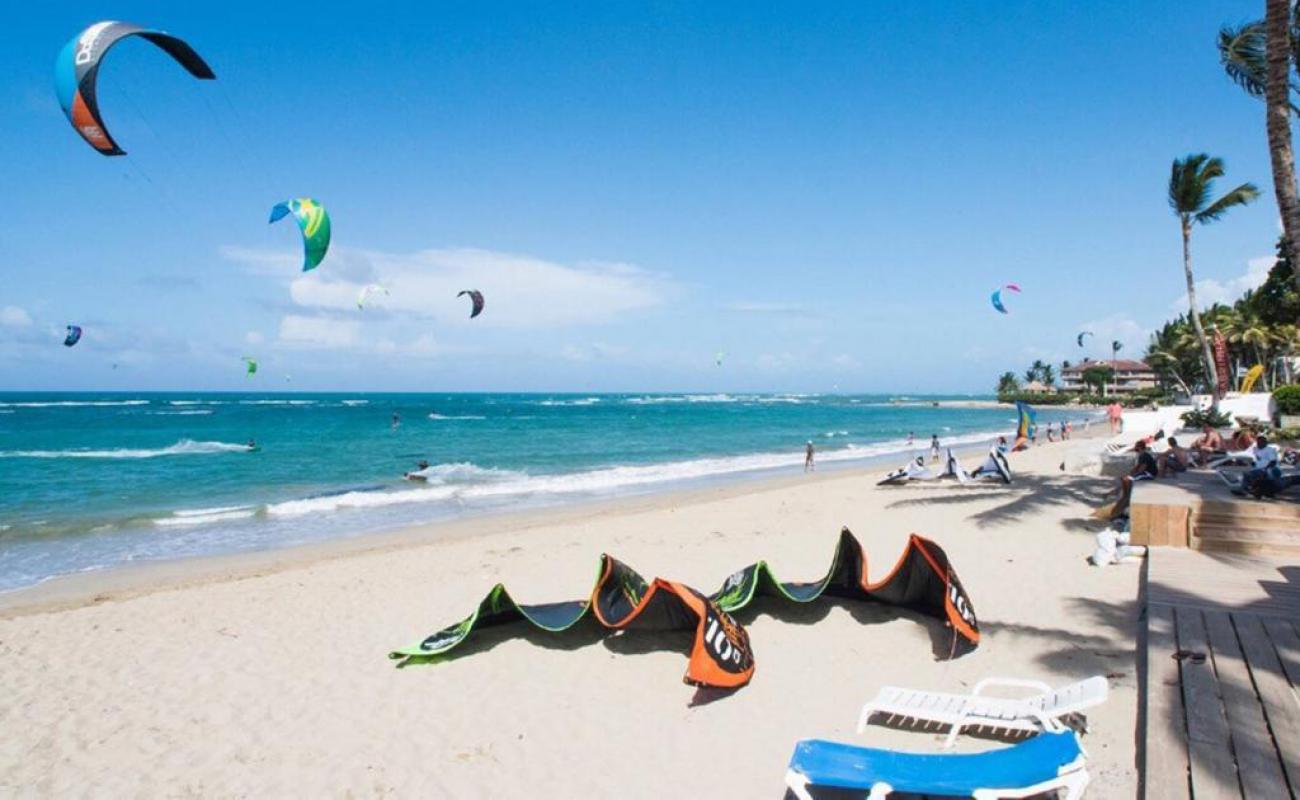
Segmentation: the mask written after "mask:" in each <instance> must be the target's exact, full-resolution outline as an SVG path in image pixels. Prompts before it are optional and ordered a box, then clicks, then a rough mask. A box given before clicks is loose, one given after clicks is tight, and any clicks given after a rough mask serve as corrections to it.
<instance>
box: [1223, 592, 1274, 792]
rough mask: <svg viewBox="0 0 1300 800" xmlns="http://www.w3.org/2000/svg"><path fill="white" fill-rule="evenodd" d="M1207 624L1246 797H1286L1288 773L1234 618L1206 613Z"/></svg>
mask: <svg viewBox="0 0 1300 800" xmlns="http://www.w3.org/2000/svg"><path fill="white" fill-rule="evenodd" d="M1205 628H1206V633H1207V634H1208V635H1209V641H1210V648H1211V649H1212V650H1213V651H1214V671H1215V674H1216V675H1217V677H1218V681H1219V693H1220V695H1221V696H1222V697H1223V707H1224V710H1225V712H1226V713H1227V715H1228V729H1229V733H1230V734H1231V736H1232V752H1233V754H1234V756H1235V757H1236V759H1237V773H1238V776H1239V777H1240V778H1241V788H1242V793H1243V794H1244V795H1245V797H1246V798H1247V800H1256V799H1257V798H1259V799H1260V800H1286V798H1288V797H1290V796H1291V794H1290V792H1288V791H1287V786H1286V777H1285V776H1284V775H1283V774H1282V764H1281V762H1280V761H1279V760H1278V753H1277V748H1276V747H1275V746H1274V744H1273V735H1272V734H1271V733H1269V730H1268V721H1267V720H1266V719H1264V711H1263V708H1261V706H1260V703H1259V698H1258V697H1257V696H1256V695H1255V685H1254V683H1253V682H1252V681H1251V679H1250V670H1248V669H1247V668H1246V661H1245V659H1243V658H1242V655H1241V648H1240V647H1239V646H1238V644H1237V633H1236V631H1235V630H1234V629H1233V627H1232V619H1231V618H1230V617H1229V616H1228V613H1227V612H1224V611H1208V612H1206V613H1205Z"/></svg>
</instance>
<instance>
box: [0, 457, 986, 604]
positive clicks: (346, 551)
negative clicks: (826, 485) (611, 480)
mask: <svg viewBox="0 0 1300 800" xmlns="http://www.w3.org/2000/svg"><path fill="white" fill-rule="evenodd" d="M987 449H988V444H987V443H984V444H978V443H971V444H966V445H960V446H956V447H953V448H952V450H953V453H954V454H955V455H957V456H958V457H959V458H968V457H970V456H974V455H982V454H984V453H986V452H987ZM914 452H916V453H920V452H923V451H922V450H920V449H917V450H915V451H914ZM924 452H927V453H928V450H926V451H924ZM901 455H902V454H898V456H896V455H895V454H884V455H879V456H869V457H866V458H864V459H862V460H861V461H849V462H834V461H832V462H829V464H828V466H827V468H819V469H818V470H816V471H814V472H812V473H805V472H802V471H801V472H797V473H794V474H782V475H774V474H770V471H758V472H755V473H744V472H739V473H731V474H728V475H723V476H715V477H713V478H711V479H703V482H702V483H701V484H700V485H695V486H685V487H681V486H678V487H668V488H664V489H661V490H650V491H645V492H637V493H628V494H617V495H613V496H609V497H593V498H581V499H577V500H573V501H570V502H561V503H558V504H554V505H544V506H531V507H525V508H522V509H516V510H490V511H484V512H479V513H473V514H469V515H466V516H463V517H459V518H453V519H443V520H433V521H430V522H423V523H416V524H412V525H403V526H400V527H397V528H392V529H386V530H379V531H370V532H364V531H363V532H357V533H354V534H349V535H344V536H339V537H335V538H331V539H326V540H321V541H315V542H307V543H303V544H293V545H286V546H283V547H275V548H269V549H260V550H252V551H246V552H238V553H215V554H209V555H199V556H190V557H182V558H170V559H158V560H150V561H139V562H133V563H126V564H115V565H112V566H108V567H103V568H99V569H92V570H86V571H83V572H72V573H64V574H60V575H53V576H50V577H49V578H46V579H44V580H42V581H40V582H39V583H35V584H31V585H28V586H21V587H18V588H15V589H10V590H7V591H3V592H0V619H9V618H13V617H21V616H26V615H29V614H43V613H49V612H52V611H61V610H66V609H71V608H78V607H81V606H86V605H95V604H98V603H104V602H111V601H116V600H122V599H127V598H131V597H139V596H143V595H149V594H154V593H157V592H166V591H173V590H176V589H183V588H186V587H188V586H196V585H203V584H210V583H219V582H225V581H233V580H242V579H244V578H251V577H257V576H261V575H268V574H274V573H277V572H282V571H288V570H294V569H300V568H304V567H309V566H312V565H314V564H317V563H321V562H325V561H332V560H335V559H340V558H347V557H349V556H353V555H361V554H368V553H387V552H392V551H395V550H403V549H408V548H417V547H423V546H427V545H433V544H438V543H441V542H450V541H461V540H467V539H479V538H483V537H489V536H491V535H492V529H494V528H498V527H505V528H511V529H517V530H527V529H529V528H533V527H538V526H543V525H555V524H572V523H574V522H577V521H581V520H587V519H592V518H598V517H600V516H604V515H608V514H611V513H620V512H637V511H645V510H649V509H653V508H656V507H659V506H662V505H665V504H667V505H691V504H693V503H699V502H704V501H709V500H722V499H731V498H735V497H741V496H744V495H747V494H751V493H758V492H763V491H769V490H774V489H781V488H787V487H791V486H797V485H800V484H803V483H806V482H808V481H818V480H828V479H832V478H855V479H856V478H861V479H863V480H868V481H870V482H871V483H872V484H873V485H874V483H875V479H878V478H880V477H883V473H882V472H881V470H882V468H883V467H885V465H886V464H892V463H894V461H893V460H892V459H895V458H896V457H899V456H901ZM886 471H887V470H886Z"/></svg>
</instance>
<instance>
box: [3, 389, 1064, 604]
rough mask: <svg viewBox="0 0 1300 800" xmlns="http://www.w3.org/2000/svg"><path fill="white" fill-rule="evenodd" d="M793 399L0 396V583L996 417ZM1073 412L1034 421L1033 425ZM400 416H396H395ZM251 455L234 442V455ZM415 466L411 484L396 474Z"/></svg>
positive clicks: (1005, 419) (632, 488) (877, 401)
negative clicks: (419, 469)
mask: <svg viewBox="0 0 1300 800" xmlns="http://www.w3.org/2000/svg"><path fill="white" fill-rule="evenodd" d="M940 399H972V398H953V397H944V398H939V397H923V396H917V397H907V398H900V397H889V396H839V395H834V396H832V395H794V394H734V395H733V394H592V395H585V394H584V395H560V394H557V395H545V394H363V393H346V394H201V393H193V394H184V393H181V394H176V393H166V394H160V393H134V394H67V393H59V394H17V393H0V591H2V590H11V589H15V588H19V587H23V586H28V585H31V584H34V583H38V582H40V581H42V580H45V579H47V578H49V577H51V576H55V575H61V574H67V573H73V572H81V571H86V570H93V569H102V568H106V567H112V566H114V565H120V564H124V563H128V562H138V561H147V560H156V559H169V558H182V557H190V556H199V555H210V554H222V553H234V552H244V551H251V550H265V549H271V548H278V547H286V546H291V545H296V544H303V543H308V542H315V541H321V540H324V539H330V538H337V537H342V536H356V535H362V534H365V533H368V532H374V531H379V530H390V529H394V528H398V527H402V526H405V525H410V524H416V523H423V522H430V521H436V520H445V519H451V518H457V517H463V516H466V515H471V514H481V513H485V512H492V511H502V510H514V509H520V508H529V507H539V506H545V505H555V504H560V503H569V502H575V501H581V500H589V499H595V498H602V497H610V496H617V495H626V494H637V493H647V492H655V491H664V490H667V489H676V488H683V487H689V486H693V485H699V484H701V483H704V482H710V481H727V480H736V479H741V478H745V477H750V476H757V475H780V474H794V473H797V472H799V471H800V470H801V469H802V464H803V451H804V442H805V441H807V440H812V441H813V442H814V443H815V444H816V447H817V463H818V465H819V466H826V467H831V468H833V467H835V466H838V465H852V464H862V463H868V462H871V461H873V460H875V461H879V462H881V463H882V464H888V465H889V466H891V467H892V466H897V463H895V462H901V461H902V460H904V459H905V453H906V451H907V450H908V447H907V443H906V437H907V435H908V432H909V431H911V432H914V433H915V435H916V445H915V448H916V450H918V451H921V450H924V449H926V448H927V447H928V443H929V437H930V435H931V434H932V433H934V434H938V435H939V437H940V439H941V441H942V442H943V443H944V444H945V445H949V444H952V445H957V444H974V443H979V442H984V441H988V440H991V439H992V438H994V437H996V436H997V435H998V434H1004V433H1007V432H1009V431H1011V430H1013V429H1014V427H1015V420H1014V418H1013V414H1012V412H1011V411H1009V410H1008V409H1005V408H967V407H948V406H943V407H936V406H934V405H933V402H934V401H936V400H940ZM1085 415H1086V412H1081V411H1077V410H1076V411H1064V412H1063V411H1057V410H1051V409H1044V410H1042V411H1040V412H1039V423H1040V425H1045V424H1046V423H1047V422H1049V421H1053V420H1059V419H1062V418H1065V417H1067V416H1068V417H1072V418H1074V419H1076V420H1078V419H1082V418H1083V417H1084V416H1085ZM394 419H396V424H394ZM250 440H251V441H252V442H254V443H255V447H254V448H253V449H250V448H249V447H248V443H249V442H250ZM421 460H424V461H427V462H428V463H429V465H430V466H429V468H428V469H427V470H425V471H424V475H425V476H426V478H427V480H426V482H423V483H416V482H412V481H408V480H404V479H403V473H405V472H406V471H408V470H414V469H415V468H416V465H417V462H418V461H421Z"/></svg>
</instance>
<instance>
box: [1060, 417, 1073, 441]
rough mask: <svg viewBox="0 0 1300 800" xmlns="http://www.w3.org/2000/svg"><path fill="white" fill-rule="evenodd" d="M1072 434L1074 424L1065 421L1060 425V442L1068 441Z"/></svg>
mask: <svg viewBox="0 0 1300 800" xmlns="http://www.w3.org/2000/svg"><path fill="white" fill-rule="evenodd" d="M1072 433H1074V423H1073V422H1071V421H1069V420H1068V419H1067V420H1066V421H1065V422H1062V423H1061V441H1065V440H1066V439H1069V438H1070V434H1072Z"/></svg>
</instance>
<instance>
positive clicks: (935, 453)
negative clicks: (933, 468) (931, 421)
mask: <svg viewBox="0 0 1300 800" xmlns="http://www.w3.org/2000/svg"><path fill="white" fill-rule="evenodd" d="M930 460H931V461H938V460H939V434H937V433H932V434H930Z"/></svg>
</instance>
